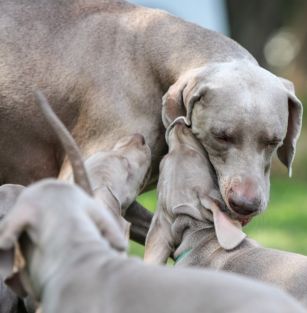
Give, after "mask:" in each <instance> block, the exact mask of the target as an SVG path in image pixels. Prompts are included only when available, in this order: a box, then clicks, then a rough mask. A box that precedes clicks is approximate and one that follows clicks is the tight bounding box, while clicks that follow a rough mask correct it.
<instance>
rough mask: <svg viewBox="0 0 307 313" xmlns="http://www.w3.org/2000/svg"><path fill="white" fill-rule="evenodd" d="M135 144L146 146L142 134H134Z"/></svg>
mask: <svg viewBox="0 0 307 313" xmlns="http://www.w3.org/2000/svg"><path fill="white" fill-rule="evenodd" d="M132 140H133V142H135V143H136V144H140V145H142V146H143V145H145V138H144V136H143V135H141V134H134V135H133V139H132Z"/></svg>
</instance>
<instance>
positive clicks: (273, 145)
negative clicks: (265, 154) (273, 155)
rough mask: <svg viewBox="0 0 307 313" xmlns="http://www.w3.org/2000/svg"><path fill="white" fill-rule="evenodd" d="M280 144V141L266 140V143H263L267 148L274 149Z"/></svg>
mask: <svg viewBox="0 0 307 313" xmlns="http://www.w3.org/2000/svg"><path fill="white" fill-rule="evenodd" d="M280 143H281V140H279V139H274V140H268V141H266V142H264V144H265V146H267V147H269V148H276V147H277V146H278V145H279V144H280Z"/></svg>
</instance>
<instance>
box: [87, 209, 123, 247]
mask: <svg viewBox="0 0 307 313" xmlns="http://www.w3.org/2000/svg"><path fill="white" fill-rule="evenodd" d="M87 212H88V214H89V217H90V218H91V219H92V221H93V222H94V224H95V225H96V227H97V228H98V229H99V231H100V232H101V234H102V235H103V236H104V237H105V238H106V240H107V241H108V242H109V243H110V245H111V246H112V247H113V248H115V249H116V250H118V251H126V250H127V247H128V243H127V241H126V240H125V237H124V234H123V231H122V230H121V229H120V226H119V225H118V223H117V222H116V220H115V218H114V217H113V216H112V213H111V212H109V211H108V210H107V209H106V208H103V207H102V206H100V204H99V203H95V204H94V203H93V204H92V205H91V206H89V207H88V208H87Z"/></svg>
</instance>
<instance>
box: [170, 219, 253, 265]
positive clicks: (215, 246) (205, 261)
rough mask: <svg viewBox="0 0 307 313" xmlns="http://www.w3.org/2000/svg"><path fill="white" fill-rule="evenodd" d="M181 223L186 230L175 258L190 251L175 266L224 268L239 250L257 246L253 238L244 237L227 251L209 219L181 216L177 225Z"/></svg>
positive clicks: (242, 250)
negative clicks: (202, 219) (221, 244)
mask: <svg viewBox="0 0 307 313" xmlns="http://www.w3.org/2000/svg"><path fill="white" fill-rule="evenodd" d="M181 223H182V224H183V225H184V226H183V227H184V228H186V230H185V231H184V233H183V235H182V241H181V243H180V244H179V246H178V247H177V249H176V251H175V252H174V257H175V259H176V258H177V257H179V256H180V255H182V254H183V253H184V252H186V251H190V252H189V253H188V254H187V255H186V256H185V257H184V258H182V259H181V260H179V261H178V262H177V263H176V265H177V266H201V267H211V268H215V269H224V268H225V266H226V265H227V262H228V261H229V260H230V259H231V258H232V257H233V256H238V252H239V251H240V252H242V253H243V252H244V251H246V250H249V249H253V248H255V247H257V246H258V245H257V244H256V243H255V242H254V241H253V240H250V239H249V238H246V239H244V240H243V241H242V243H241V244H240V245H239V246H238V247H236V248H235V249H233V250H230V251H227V250H225V249H223V248H222V247H221V246H220V244H219V243H218V241H217V238H216V233H215V229H214V226H213V223H212V222H211V221H209V220H204V221H196V220H194V219H192V218H190V217H182V221H181V222H180V223H179V225H180V224H181ZM240 252H239V253H240Z"/></svg>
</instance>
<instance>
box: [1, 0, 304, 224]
mask: <svg viewBox="0 0 307 313" xmlns="http://www.w3.org/2000/svg"><path fill="white" fill-rule="evenodd" d="M0 21H1V24H0V27H1V29H2V30H3V31H1V32H0V58H1V65H0V98H1V104H0V108H1V115H2V117H4V118H1V122H0V133H1V134H5V135H3V136H1V138H0V145H1V146H2V147H5V149H4V151H3V152H2V153H1V156H0V169H1V172H0V181H1V182H2V183H9V182H14V183H20V184H23V185H26V184H28V183H29V182H31V181H34V180H37V179H39V178H42V177H46V176H56V175H58V174H59V172H60V174H61V175H64V176H65V174H66V173H67V172H68V171H69V163H68V162H63V160H64V151H63V149H62V147H61V145H60V143H59V142H58V140H57V138H56V136H55V135H54V133H53V132H52V131H51V130H50V129H48V128H46V127H44V126H45V124H44V123H45V121H44V119H43V118H42V117H40V116H38V115H37V114H35V112H36V108H35V105H34V97H33V95H32V91H33V89H35V88H37V87H40V88H41V89H43V90H44V91H45V93H46V95H47V98H48V99H49V100H50V101H51V103H53V108H54V110H55V111H56V112H57V113H58V114H59V116H60V118H61V120H63V121H64V123H65V125H66V126H67V127H68V129H69V130H70V131H71V132H72V133H73V135H74V136H75V138H76V140H77V143H78V144H79V145H80V146H81V151H82V154H83V156H84V157H86V158H87V157H88V156H90V155H92V154H94V153H96V152H97V151H101V150H106V149H110V148H111V147H112V146H114V144H115V143H116V142H117V141H118V140H119V139H120V138H122V137H123V136H125V135H130V134H133V133H140V134H142V135H143V136H144V138H145V141H146V142H147V143H148V145H149V147H150V149H151V155H152V169H153V170H152V176H151V180H149V181H148V183H147V185H148V186H149V185H150V184H151V183H154V182H156V180H157V174H158V165H159V162H160V160H161V158H162V156H163V154H164V153H165V151H166V143H165V140H164V137H163V134H164V131H165V130H164V126H163V123H162V121H161V102H162V101H161V99H162V97H163V95H164V100H163V112H162V117H163V121H164V124H165V125H166V126H167V125H168V124H169V123H170V122H171V121H173V120H174V119H175V117H177V116H179V115H184V116H186V118H187V121H188V123H190V124H191V129H192V132H193V133H194V134H195V135H196V137H197V138H198V139H199V141H200V142H201V144H202V145H203V146H204V147H205V148H206V150H207V151H208V155H209V159H210V161H211V163H212V164H213V166H214V168H215V170H216V172H217V176H218V183H219V188H220V191H221V195H222V197H223V199H224V201H225V202H226V204H227V207H228V209H229V210H231V211H232V212H233V213H235V214H237V218H238V219H240V220H241V221H246V220H248V219H249V218H250V217H251V216H253V215H255V214H257V213H259V212H261V211H262V210H263V209H264V208H265V207H266V204H267V199H268V194H269V172H270V162H271V157H272V155H273V153H274V151H276V150H277V153H278V156H279V158H280V160H281V161H282V162H283V163H284V164H285V165H286V166H287V167H288V168H289V172H290V173H291V164H292V161H293V158H294V154H295V146H296V142H297V139H298V137H299V134H300V129H301V118H302V105H301V103H300V101H299V100H298V99H297V98H296V96H295V93H294V89H293V86H292V84H291V83H290V82H288V81H285V80H283V79H280V78H279V77H277V76H275V75H273V74H271V73H269V72H268V71H266V70H264V69H263V68H261V67H259V66H258V64H257V62H256V61H255V60H254V58H253V57H252V56H251V55H250V54H249V53H248V52H247V51H246V50H245V49H243V48H242V47H240V46H239V45H238V44H236V43H235V42H234V41H232V40H230V39H228V38H226V37H224V36H223V35H220V34H218V33H215V32H212V31H209V30H206V29H203V28H201V27H199V26H197V25H195V24H192V23H188V22H185V21H183V20H181V19H179V18H176V17H174V16H172V15H169V14H167V13H165V12H162V11H159V10H153V9H147V8H143V7H139V6H135V5H132V4H130V3H128V2H125V1H122V0H103V1H102V0H74V1H60V0H41V1H32V0H11V1H4V0H2V1H1V2H0ZM21 26H22V27H21ZM8 30H9V31H8ZM46 73H48V75H47V74H46ZM17 125H18V127H17Z"/></svg>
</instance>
